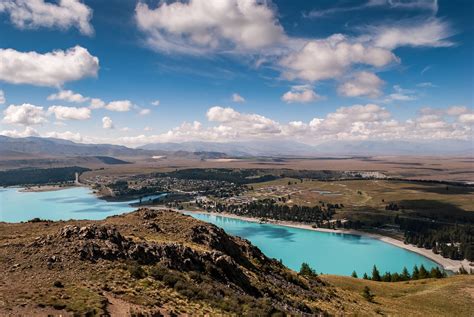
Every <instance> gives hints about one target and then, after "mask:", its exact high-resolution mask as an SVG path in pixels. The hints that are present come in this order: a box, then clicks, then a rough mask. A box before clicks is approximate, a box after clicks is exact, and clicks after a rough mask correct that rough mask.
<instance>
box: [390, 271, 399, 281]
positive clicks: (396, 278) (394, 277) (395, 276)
mask: <svg viewBox="0 0 474 317" xmlns="http://www.w3.org/2000/svg"><path fill="white" fill-rule="evenodd" d="M399 281H400V274H398V273H397V272H395V273H393V274H392V279H391V282H399Z"/></svg>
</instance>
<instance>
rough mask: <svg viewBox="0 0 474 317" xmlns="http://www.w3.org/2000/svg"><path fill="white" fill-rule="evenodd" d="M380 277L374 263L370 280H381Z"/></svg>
mask: <svg viewBox="0 0 474 317" xmlns="http://www.w3.org/2000/svg"><path fill="white" fill-rule="evenodd" d="M381 280H382V278H381V277H380V273H379V270H377V267H376V266H375V265H374V267H373V269H372V281H381Z"/></svg>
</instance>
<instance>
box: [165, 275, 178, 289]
mask: <svg viewBox="0 0 474 317" xmlns="http://www.w3.org/2000/svg"><path fill="white" fill-rule="evenodd" d="M178 281H179V278H178V277H177V276H175V275H173V274H165V275H164V276H163V283H165V284H166V285H167V286H169V287H174V286H175V285H176V283H177V282H178Z"/></svg>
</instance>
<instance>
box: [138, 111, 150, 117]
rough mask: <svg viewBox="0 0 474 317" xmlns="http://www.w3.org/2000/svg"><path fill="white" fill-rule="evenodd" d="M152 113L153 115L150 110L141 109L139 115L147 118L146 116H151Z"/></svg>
mask: <svg viewBox="0 0 474 317" xmlns="http://www.w3.org/2000/svg"><path fill="white" fill-rule="evenodd" d="M150 113H151V110H150V109H141V110H140V111H138V114H139V115H141V116H145V115H147V114H150Z"/></svg>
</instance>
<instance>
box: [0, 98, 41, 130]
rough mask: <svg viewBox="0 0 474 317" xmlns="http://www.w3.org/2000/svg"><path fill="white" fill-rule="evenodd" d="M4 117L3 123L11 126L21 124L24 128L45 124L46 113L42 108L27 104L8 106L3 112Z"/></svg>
mask: <svg viewBox="0 0 474 317" xmlns="http://www.w3.org/2000/svg"><path fill="white" fill-rule="evenodd" d="M3 114H4V115H5V116H4V118H3V122H5V123H11V124H22V125H25V126H29V125H36V124H42V123H45V122H46V121H47V120H46V113H45V111H44V110H43V107H38V106H35V105H32V104H29V103H24V104H22V105H18V106H16V105H10V106H8V108H6V109H5V110H4V111H3Z"/></svg>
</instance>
